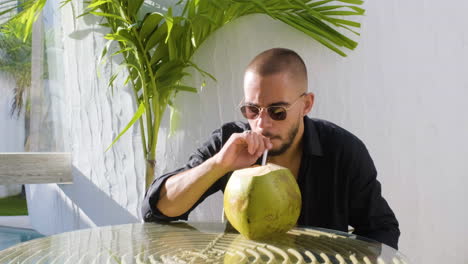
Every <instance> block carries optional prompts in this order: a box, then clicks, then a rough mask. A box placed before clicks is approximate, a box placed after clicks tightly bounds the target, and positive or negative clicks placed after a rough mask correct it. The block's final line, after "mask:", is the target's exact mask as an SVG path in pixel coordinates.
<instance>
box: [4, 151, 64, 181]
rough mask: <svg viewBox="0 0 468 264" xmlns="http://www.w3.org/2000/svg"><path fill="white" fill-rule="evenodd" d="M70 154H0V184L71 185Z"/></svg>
mask: <svg viewBox="0 0 468 264" xmlns="http://www.w3.org/2000/svg"><path fill="white" fill-rule="evenodd" d="M72 182H73V179H72V173H71V153H69V152H21V153H0V184H37V183H72Z"/></svg>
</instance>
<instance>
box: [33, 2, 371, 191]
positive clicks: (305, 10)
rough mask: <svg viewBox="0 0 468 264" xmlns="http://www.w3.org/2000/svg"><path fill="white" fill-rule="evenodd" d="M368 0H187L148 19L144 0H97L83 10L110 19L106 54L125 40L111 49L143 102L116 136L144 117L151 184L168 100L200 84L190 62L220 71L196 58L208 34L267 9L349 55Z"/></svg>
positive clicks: (270, 14) (137, 101) (105, 23)
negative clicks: (193, 81) (191, 80)
mask: <svg viewBox="0 0 468 264" xmlns="http://www.w3.org/2000/svg"><path fill="white" fill-rule="evenodd" d="M41 1H43V0H41ZM66 2H70V0H67V1H66ZM362 3H363V2H362V1H361V0H336V1H333V0H185V1H184V0H181V1H179V2H177V3H176V4H175V5H174V6H173V7H169V8H168V10H167V12H152V13H147V14H146V15H144V17H143V18H142V19H140V16H139V11H141V10H142V6H143V5H144V0H92V1H90V3H89V5H88V7H87V10H86V12H85V13H84V14H82V15H95V16H99V17H102V18H104V19H105V20H106V22H104V23H103V24H102V25H103V26H106V27H108V28H109V29H110V33H109V34H107V35H106V36H105V38H106V39H108V40H109V41H108V43H107V44H106V46H105V47H104V49H103V52H102V58H104V57H105V56H106V55H107V53H108V52H109V50H111V45H113V43H117V44H118V50H117V51H116V52H113V53H112V54H111V56H115V55H121V56H123V58H124V60H123V62H122V65H123V66H125V67H126V69H127V73H128V76H127V78H126V81H125V84H127V83H130V84H131V85H132V87H133V91H134V93H135V98H136V104H137V105H138V110H137V111H136V113H135V114H134V117H133V118H132V120H131V121H130V122H129V124H128V125H127V126H126V127H125V129H124V130H123V131H122V132H121V133H120V134H119V135H118V136H117V138H116V139H115V140H114V142H113V143H112V144H114V143H115V142H116V141H117V140H118V139H119V138H120V137H121V136H122V134H124V133H125V132H126V131H127V130H128V129H129V128H130V127H131V126H132V125H133V124H134V123H135V122H136V121H138V120H139V126H140V129H141V140H142V145H143V151H144V155H145V158H146V187H147V188H148V186H149V185H150V184H151V181H152V180H153V177H154V169H155V166H156V162H155V160H156V146H157V142H158V132H159V127H160V125H161V120H162V117H163V114H164V112H165V111H166V109H167V107H168V106H169V107H170V109H171V111H175V108H174V106H173V103H172V102H173V100H174V98H175V97H176V95H177V93H178V92H181V91H185V92H194V93H195V92H197V89H196V88H194V87H190V86H187V85H184V84H183V83H182V79H183V77H184V76H186V75H188V73H187V69H188V68H190V67H193V68H195V69H196V70H197V71H198V72H200V73H201V74H202V75H203V76H207V77H210V78H212V79H214V77H213V76H211V75H210V74H208V73H207V72H205V71H203V70H202V69H200V68H199V67H198V66H197V65H196V64H194V62H193V61H192V58H193V54H194V53H195V51H196V50H197V49H198V48H199V47H200V45H202V43H203V42H204V41H205V40H206V39H207V38H208V36H210V35H211V34H212V33H213V32H214V31H216V30H217V29H219V28H220V27H222V26H223V25H225V24H227V23H229V22H231V21H233V20H235V19H237V18H239V17H242V16H246V15H249V14H265V15H267V16H270V17H272V18H274V19H277V20H279V21H282V22H284V23H286V24H288V25H290V26H291V27H293V28H295V29H297V30H299V31H301V32H303V33H305V34H307V35H308V36H310V37H312V38H313V39H315V40H317V41H318V42H319V43H321V44H323V45H324V46H326V47H328V48H329V49H331V50H333V51H334V52H336V53H338V54H340V55H342V56H346V54H345V52H344V49H348V50H352V49H354V48H355V47H356V46H357V43H356V42H355V41H354V40H352V39H350V38H348V37H347V36H346V35H344V34H343V33H341V32H340V31H339V28H341V29H342V30H344V31H348V32H352V33H355V34H358V33H357V32H356V31H354V30H353V29H352V28H359V27H360V24H359V23H357V22H354V21H351V20H348V19H344V18H343V17H346V16H355V15H362V14H364V9H362V8H360V7H358V6H359V5H361V4H362ZM38 6H39V5H38ZM176 6H177V7H182V10H183V11H182V13H181V14H180V15H174V14H173V10H174V7H176ZM31 14H35V13H34V12H30V13H29V15H30V16H32V15H31ZM114 47H115V45H114ZM115 79H116V75H115V74H114V75H112V76H111V78H110V81H109V84H110V85H113V82H114V80H115ZM171 116H174V115H171ZM171 119H172V120H173V118H171ZM171 123H172V122H171ZM171 127H172V128H171V129H173V126H171ZM111 146H112V145H111Z"/></svg>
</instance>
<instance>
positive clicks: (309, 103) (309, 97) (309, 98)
mask: <svg viewBox="0 0 468 264" xmlns="http://www.w3.org/2000/svg"><path fill="white" fill-rule="evenodd" d="M304 97H305V103H304V111H303V113H302V115H303V116H306V115H307V114H308V113H309V112H310V110H312V107H313V106H314V98H315V95H314V94H313V93H307V94H306V95H304Z"/></svg>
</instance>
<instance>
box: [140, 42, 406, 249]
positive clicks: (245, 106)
mask: <svg viewBox="0 0 468 264" xmlns="http://www.w3.org/2000/svg"><path fill="white" fill-rule="evenodd" d="M307 83H308V82H307V70H306V66H305V64H304V62H303V61H302V59H301V58H300V57H299V55H297V54H296V53H295V52H293V51H291V50H288V49H281V48H276V49H270V50H267V51H264V52H262V53H261V54H259V55H258V56H256V57H255V58H254V59H253V61H252V62H251V63H250V64H249V65H248V67H247V69H246V71H245V75H244V94H245V98H244V101H243V103H242V105H241V112H242V114H243V115H244V116H245V117H246V118H247V120H248V123H243V122H232V123H227V124H224V125H223V126H222V127H221V128H220V129H218V130H215V131H214V132H213V133H212V135H211V138H210V140H208V141H207V142H206V143H205V144H204V145H203V146H201V147H200V148H199V149H198V150H197V151H196V152H195V153H194V154H193V155H192V156H190V159H189V162H188V163H187V164H186V165H185V166H184V167H182V168H180V169H178V170H176V171H174V172H172V173H168V174H165V175H162V176H160V177H159V178H157V179H156V180H155V181H154V182H153V184H152V186H151V187H150V189H149V190H148V192H147V194H146V197H145V201H144V204H143V208H142V211H143V215H144V220H145V221H170V220H177V219H187V216H188V214H189V212H190V211H191V210H192V209H193V208H195V207H196V206H197V205H198V204H199V203H200V202H202V201H203V200H204V199H205V198H206V197H207V196H209V195H211V194H213V193H215V192H216V191H218V190H224V188H225V186H226V183H227V181H228V179H229V177H230V175H231V173H232V171H234V170H237V169H241V168H245V167H249V166H251V165H253V164H255V163H257V164H259V162H260V160H261V155H262V154H263V152H264V150H265V149H268V150H269V155H268V161H269V162H272V163H275V164H278V165H281V166H284V167H287V168H289V169H290V170H291V172H292V173H293V175H294V176H295V177H296V179H297V182H298V185H299V188H300V190H301V194H302V209H301V214H300V217H299V220H298V225H307V226H317V227H324V228H331V229H335V230H341V231H345V232H346V231H348V225H350V226H352V227H354V230H355V231H354V233H355V234H357V235H362V236H365V237H369V238H372V239H375V240H377V241H379V242H382V243H385V244H387V245H390V246H392V247H394V248H397V247H398V238H399V235H400V231H399V228H398V221H397V220H396V218H395V215H394V214H393V212H392V210H391V209H390V207H389V206H388V204H387V202H386V201H385V199H384V198H383V197H382V196H381V188H380V183H379V182H378V181H377V179H376V175H377V172H376V170H375V167H374V164H373V162H372V159H371V157H370V155H369V153H368V151H367V149H366V147H365V146H364V144H363V143H362V142H361V141H360V140H359V139H358V138H357V137H355V136H354V135H352V134H351V133H349V132H348V131H346V130H344V129H342V128H340V127H338V126H336V125H334V124H332V123H330V122H327V121H323V120H318V119H311V118H309V117H307V114H308V113H309V111H310V110H311V109H312V106H313V103H314V95H313V94H312V93H307Z"/></svg>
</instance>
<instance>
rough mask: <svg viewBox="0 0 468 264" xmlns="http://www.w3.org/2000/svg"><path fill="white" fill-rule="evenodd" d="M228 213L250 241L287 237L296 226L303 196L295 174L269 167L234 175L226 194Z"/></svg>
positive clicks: (283, 169) (240, 171)
mask: <svg viewBox="0 0 468 264" xmlns="http://www.w3.org/2000/svg"><path fill="white" fill-rule="evenodd" d="M224 211H225V214H226V217H227V219H228V220H229V222H230V223H231V225H232V226H233V227H234V228H235V229H236V230H237V231H239V233H241V234H242V235H243V236H245V237H246V238H248V239H263V238H266V237H270V236H272V235H275V234H279V233H284V232H287V231H288V230H290V229H291V228H292V227H294V226H295V225H296V222H297V219H298V218H299V214H300V212H301V192H300V190H299V186H298V185H297V182H296V179H295V178H294V176H293V175H292V173H291V171H290V170H289V169H287V168H285V167H282V166H279V165H276V164H272V163H268V164H266V165H264V166H256V167H250V168H246V169H241V170H237V171H234V172H233V174H232V175H231V178H230V179H229V181H228V183H227V185H226V189H225V190H224Z"/></svg>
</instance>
